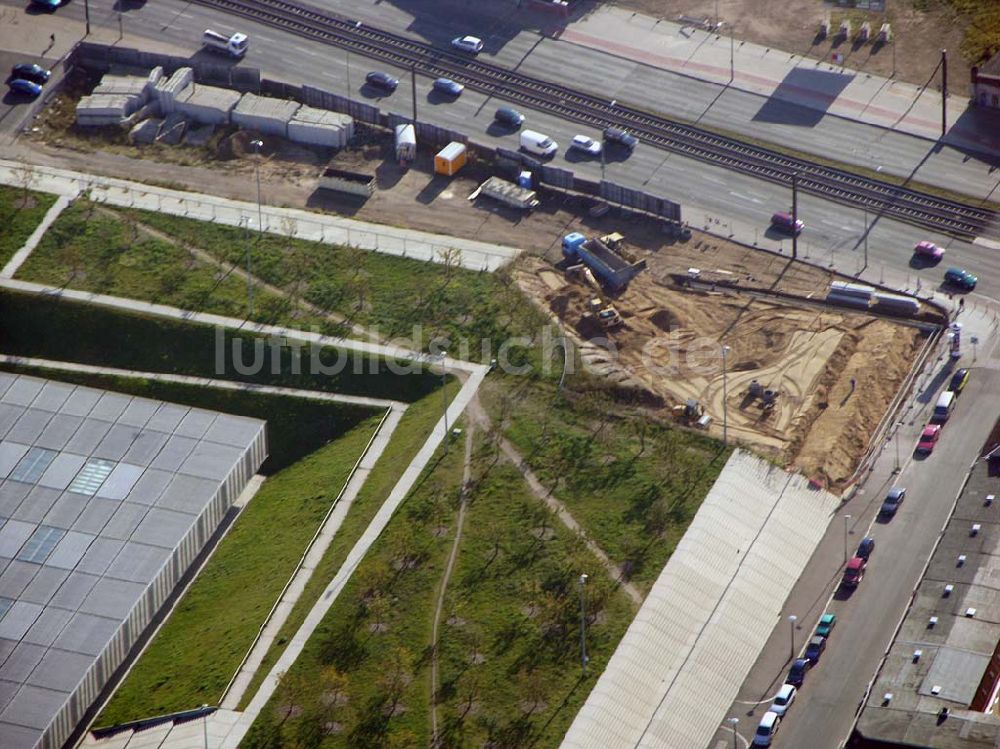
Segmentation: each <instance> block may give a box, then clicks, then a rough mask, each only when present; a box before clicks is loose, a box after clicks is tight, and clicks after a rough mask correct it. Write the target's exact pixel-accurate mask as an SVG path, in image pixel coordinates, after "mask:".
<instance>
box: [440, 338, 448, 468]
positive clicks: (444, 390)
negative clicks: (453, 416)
mask: <svg viewBox="0 0 1000 749" xmlns="http://www.w3.org/2000/svg"><path fill="white" fill-rule="evenodd" d="M447 355H448V352H447V351H444V350H443V349H442V351H441V397H442V399H443V400H444V454H445V455H447V454H448V442H449V439H448V370H447V369H446V368H445V366H444V359H445V357H446V356H447Z"/></svg>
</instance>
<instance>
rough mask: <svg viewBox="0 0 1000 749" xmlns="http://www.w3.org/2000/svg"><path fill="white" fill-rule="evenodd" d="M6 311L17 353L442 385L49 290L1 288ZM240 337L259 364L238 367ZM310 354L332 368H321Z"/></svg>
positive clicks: (290, 383) (367, 391)
mask: <svg viewBox="0 0 1000 749" xmlns="http://www.w3.org/2000/svg"><path fill="white" fill-rule="evenodd" d="M0 315H2V316H3V319H4V331H5V332H4V340H3V346H2V350H3V351H4V353H8V354H16V355H19V356H35V357H42V358H47V359H56V360H60V361H72V362H80V363H83V364H92V365H98V366H113V367H118V368H122V369H135V370H140V371H148V372H171V373H176V374H184V375H197V376H203V377H218V378H220V379H228V380H236V381H241V382H254V383H259V384H266V385H282V386H287V387H297V388H304V389H308V390H323V391H328V392H338V393H349V394H352V395H367V396H371V397H375V398H391V399H394V400H402V401H413V400H418V399H420V398H422V397H423V396H425V395H427V394H428V393H431V392H434V391H435V390H437V389H438V388H439V387H440V385H441V378H440V376H439V375H435V374H432V373H430V372H413V373H410V374H402V375H397V374H393V372H392V370H391V369H390V366H389V363H388V362H386V361H385V360H382V359H378V358H372V357H362V356H354V355H353V354H350V353H349V352H346V351H343V350H340V349H332V348H330V349H323V350H322V351H320V350H318V349H317V350H315V351H311V350H310V349H309V348H302V347H298V348H296V347H294V346H289V345H283V344H287V343H288V342H286V341H272V340H270V339H266V340H265V339H254V338H253V337H252V336H251V335H250V334H239V333H236V332H234V331H232V330H228V329H227V330H225V331H222V330H221V329H215V328H212V327H210V326H207V325H197V324H192V323H187V322H179V321H174V320H168V319H162V318H153V317H147V316H145V315H141V314H127V313H123V312H119V311H117V310H112V309H106V308H102V307H95V306H92V305H88V304H83V303H80V302H71V301H68V300H65V299H59V298H54V297H50V296H41V295H33V294H21V293H13V292H10V291H3V292H0ZM236 340H239V341H242V343H243V344H244V345H243V347H242V350H243V354H242V355H241V357H240V359H241V360H242V361H243V362H244V363H245V364H247V365H249V364H251V363H252V362H253V361H254V357H255V356H256V355H255V354H254V353H253V352H254V347H255V346H257V347H258V348H259V350H260V356H259V357H257V361H258V362H259V364H260V366H259V367H258V368H256V369H253V368H249V366H248V367H247V368H244V369H243V370H242V371H241V370H240V369H238V368H237V366H236V364H235V363H234V358H233V356H232V350H233V342H234V341H236ZM296 350H298V351H299V354H300V355H301V358H299V359H296V356H295V354H296ZM312 354H315V355H316V357H317V358H319V359H320V360H321V361H322V362H323V363H324V364H325V365H326V366H328V367H330V369H329V370H327V371H326V372H324V371H321V370H319V369H315V368H314V367H313V362H312V360H311V359H312ZM338 367H339V368H338Z"/></svg>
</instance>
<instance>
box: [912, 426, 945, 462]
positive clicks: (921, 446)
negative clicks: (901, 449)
mask: <svg viewBox="0 0 1000 749" xmlns="http://www.w3.org/2000/svg"><path fill="white" fill-rule="evenodd" d="M940 436H941V425H940V424H928V425H927V426H925V427H924V431H923V432H921V434H920V441H919V442H918V443H917V452H918V453H921V454H923V455H930V454H931V453H932V452H934V445H936V444H937V441H938V437H940Z"/></svg>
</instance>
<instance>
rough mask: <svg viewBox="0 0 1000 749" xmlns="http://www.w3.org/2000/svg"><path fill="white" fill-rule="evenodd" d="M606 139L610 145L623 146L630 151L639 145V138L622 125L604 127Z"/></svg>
mask: <svg viewBox="0 0 1000 749" xmlns="http://www.w3.org/2000/svg"><path fill="white" fill-rule="evenodd" d="M604 141H605V143H608V144H609V145H615V146H621V147H622V148H624V149H625V150H627V151H628V152H629V153H631V152H632V151H634V150H635V147H636V146H637V145H639V139H638V138H636V137H635V136H634V135H632V133H630V132H629V131H628V130H623V129H622V128H620V127H608V128H605V129H604Z"/></svg>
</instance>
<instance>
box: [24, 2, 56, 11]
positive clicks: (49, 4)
mask: <svg viewBox="0 0 1000 749" xmlns="http://www.w3.org/2000/svg"><path fill="white" fill-rule="evenodd" d="M31 4H32V5H35V6H37V7H39V8H45V9H46V10H55V9H56V8H58V7H59V6H60V5H62V0H31Z"/></svg>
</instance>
